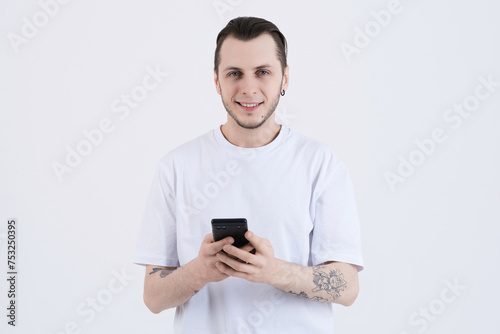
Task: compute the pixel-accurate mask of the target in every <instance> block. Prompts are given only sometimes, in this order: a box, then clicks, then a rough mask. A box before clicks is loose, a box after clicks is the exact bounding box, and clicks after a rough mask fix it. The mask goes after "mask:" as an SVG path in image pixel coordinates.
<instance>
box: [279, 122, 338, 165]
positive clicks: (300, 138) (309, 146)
mask: <svg viewBox="0 0 500 334" xmlns="http://www.w3.org/2000/svg"><path fill="white" fill-rule="evenodd" d="M288 143H289V144H290V148H292V149H293V150H295V151H296V154H298V156H302V157H303V158H306V159H310V161H311V162H315V163H318V164H321V165H324V164H328V165H335V166H336V165H341V164H343V162H342V160H341V159H340V157H339V156H338V155H337V153H336V152H335V151H334V150H333V148H332V147H331V146H330V145H329V144H327V143H324V142H322V141H319V140H318V139H316V138H313V137H310V136H307V135H304V134H302V133H299V132H296V131H295V130H292V129H290V130H289V134H288Z"/></svg>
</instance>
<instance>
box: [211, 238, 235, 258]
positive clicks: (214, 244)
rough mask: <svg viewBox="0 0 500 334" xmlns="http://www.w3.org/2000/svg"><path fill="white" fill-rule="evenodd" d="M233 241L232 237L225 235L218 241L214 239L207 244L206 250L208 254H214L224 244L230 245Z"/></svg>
mask: <svg viewBox="0 0 500 334" xmlns="http://www.w3.org/2000/svg"><path fill="white" fill-rule="evenodd" d="M233 242H234V239H233V238H232V237H226V238H224V239H221V240H219V241H214V242H212V243H210V244H209V245H208V252H209V254H210V255H215V254H217V253H218V252H220V251H221V250H222V247H224V245H231V244H232V243H233Z"/></svg>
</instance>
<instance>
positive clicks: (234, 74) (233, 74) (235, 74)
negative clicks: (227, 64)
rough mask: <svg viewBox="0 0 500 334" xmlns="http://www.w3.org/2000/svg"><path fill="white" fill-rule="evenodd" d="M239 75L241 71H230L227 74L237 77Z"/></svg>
mask: <svg viewBox="0 0 500 334" xmlns="http://www.w3.org/2000/svg"><path fill="white" fill-rule="evenodd" d="M239 75H240V73H239V72H229V73H228V74H227V76H229V77H236V76H239Z"/></svg>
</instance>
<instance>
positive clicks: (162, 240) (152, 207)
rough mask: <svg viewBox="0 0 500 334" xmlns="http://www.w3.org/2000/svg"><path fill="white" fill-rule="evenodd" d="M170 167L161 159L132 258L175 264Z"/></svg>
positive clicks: (166, 265) (174, 231)
mask: <svg viewBox="0 0 500 334" xmlns="http://www.w3.org/2000/svg"><path fill="white" fill-rule="evenodd" d="M173 179H174V178H173V168H172V167H171V166H168V163H166V162H165V161H163V160H162V161H160V163H159V164H158V166H157V168H156V172H155V176H154V179H153V183H152V185H151V189H150V191H149V196H148V199H147V202H146V207H145V210H144V214H143V218H142V224H141V229H140V232H139V237H138V240H137V244H136V248H135V251H134V254H133V258H132V262H134V263H136V264H139V265H148V264H149V265H158V266H164V267H178V266H179V259H178V256H177V241H176V230H177V229H176V220H175V197H174V193H173V191H172V189H173V187H172V180H173Z"/></svg>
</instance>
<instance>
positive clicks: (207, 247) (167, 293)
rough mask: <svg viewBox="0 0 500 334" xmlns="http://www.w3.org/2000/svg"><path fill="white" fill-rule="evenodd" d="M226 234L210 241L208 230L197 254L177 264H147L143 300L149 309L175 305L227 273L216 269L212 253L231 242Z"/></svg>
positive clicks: (222, 278)
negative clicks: (221, 237)
mask: <svg viewBox="0 0 500 334" xmlns="http://www.w3.org/2000/svg"><path fill="white" fill-rule="evenodd" d="M232 243H233V240H232V238H230V237H228V238H225V239H222V240H219V241H217V242H214V240H213V237H212V234H211V233H210V234H207V235H206V236H205V238H204V239H203V242H202V244H201V247H200V251H199V253H198V256H197V257H196V258H195V259H193V260H192V261H190V262H189V263H187V264H186V265H184V266H182V267H180V268H173V267H162V266H154V265H148V266H147V267H146V277H145V279H144V296H143V297H144V303H145V304H146V306H147V307H148V308H149V310H150V311H151V312H153V313H160V312H161V311H163V310H166V309H168V308H172V307H176V306H179V305H181V304H183V303H185V302H186V301H188V300H189V299H190V298H191V297H192V296H193V295H194V294H195V293H196V292H198V291H200V290H201V289H202V288H203V287H204V286H205V285H206V284H207V283H208V282H218V281H222V280H224V279H226V278H227V277H228V275H226V274H224V273H222V272H220V271H219V270H218V269H217V268H216V267H215V263H216V262H217V259H216V257H215V255H216V254H217V253H218V252H220V251H221V250H222V247H223V246H224V245H228V244H232Z"/></svg>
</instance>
